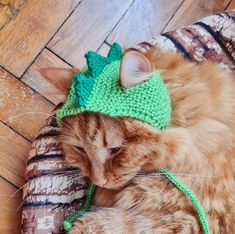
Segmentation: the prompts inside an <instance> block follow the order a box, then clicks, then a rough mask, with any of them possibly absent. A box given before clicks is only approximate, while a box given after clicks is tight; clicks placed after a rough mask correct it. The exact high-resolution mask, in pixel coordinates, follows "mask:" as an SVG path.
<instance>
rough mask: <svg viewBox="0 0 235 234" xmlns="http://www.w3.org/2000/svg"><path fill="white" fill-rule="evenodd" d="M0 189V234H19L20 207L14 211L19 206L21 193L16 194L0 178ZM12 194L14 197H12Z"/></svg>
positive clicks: (9, 185) (10, 186)
mask: <svg viewBox="0 0 235 234" xmlns="http://www.w3.org/2000/svg"><path fill="white" fill-rule="evenodd" d="M0 187H1V194H0V210H1V214H0V233H2V234H19V233H20V227H21V211H22V207H20V208H19V210H18V211H17V212H16V210H17V208H18V207H19V206H20V204H21V201H22V192H21V191H18V192H16V191H17V189H16V188H15V187H14V186H12V185H11V184H10V183H8V182H7V181H5V180H4V179H3V178H0ZM14 193H16V194H14ZM13 194H14V196H12V195H13ZM11 196H12V197H11Z"/></svg>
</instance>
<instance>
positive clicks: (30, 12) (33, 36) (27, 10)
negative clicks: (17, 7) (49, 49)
mask: <svg viewBox="0 0 235 234" xmlns="http://www.w3.org/2000/svg"><path fill="white" fill-rule="evenodd" d="M79 1H80V0H60V1H59V3H58V2H57V1H36V0H32V1H31V0H30V1H27V2H26V3H25V4H24V6H23V7H22V8H21V11H20V12H19V14H17V15H16V17H14V18H13V19H12V20H11V21H10V22H9V23H8V24H7V25H6V26H5V27H3V28H2V30H1V31H0V66H2V67H4V68H5V69H6V70H8V71H10V72H11V73H13V74H14V75H15V76H17V77H20V76H21V75H22V74H23V72H24V71H25V70H26V69H27V68H28V66H29V65H30V64H31V62H32V61H33V60H34V59H35V57H36V56H37V55H38V53H39V52H40V51H41V50H42V48H43V47H44V46H45V44H46V43H47V42H48V41H49V40H50V39H51V37H52V36H53V35H54V33H55V32H56V30H58V28H59V27H60V26H61V25H62V23H63V22H64V20H65V19H66V18H67V17H68V16H69V14H70V13H71V12H72V11H73V9H74V8H75V6H76V5H77V4H78V2H79Z"/></svg>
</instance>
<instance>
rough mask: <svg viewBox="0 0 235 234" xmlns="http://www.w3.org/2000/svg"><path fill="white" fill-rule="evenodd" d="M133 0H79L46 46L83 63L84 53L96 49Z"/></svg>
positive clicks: (74, 63) (78, 64) (77, 65)
mask: <svg viewBox="0 0 235 234" xmlns="http://www.w3.org/2000/svg"><path fill="white" fill-rule="evenodd" d="M132 2H133V0H119V1H116V0H109V1H106V0H100V1H99V3H97V4H95V3H94V1H93V0H86V1H82V2H81V4H80V5H79V6H78V7H77V9H76V10H75V12H74V13H73V14H72V15H71V17H70V18H69V19H68V20H67V21H66V23H65V24H64V25H63V27H62V28H61V29H60V30H59V31H58V33H57V34H56V35H55V36H54V38H53V39H52V40H51V42H50V43H49V45H48V46H49V48H50V49H51V50H52V51H53V52H55V53H56V54H58V55H59V56H60V57H61V58H63V59H65V60H66V61H68V62H69V63H70V64H72V65H73V66H75V67H78V68H82V67H83V66H84V65H85V59H84V53H86V52H87V51H88V50H97V49H98V48H99V47H100V45H101V44H102V42H103V41H104V40H105V38H106V37H107V36H108V35H109V34H110V32H111V31H112V29H113V28H114V26H115V25H116V24H117V22H118V20H119V19H120V18H121V17H122V15H123V14H124V13H125V12H126V10H127V9H128V8H129V6H130V5H131V3H132Z"/></svg>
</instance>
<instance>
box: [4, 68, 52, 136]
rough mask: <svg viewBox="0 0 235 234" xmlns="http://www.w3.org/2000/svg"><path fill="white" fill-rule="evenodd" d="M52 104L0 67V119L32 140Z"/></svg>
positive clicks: (50, 109)
mask: <svg viewBox="0 0 235 234" xmlns="http://www.w3.org/2000/svg"><path fill="white" fill-rule="evenodd" d="M53 108H54V106H53V105H52V104H51V103H49V102H48V101H46V100H45V99H44V98H42V97H41V96H39V95H38V94H37V93H35V92H34V91H33V90H32V89H30V88H29V87H28V86H26V85H25V84H23V83H22V82H20V81H18V80H17V79H16V78H14V77H13V76H11V75H10V74H9V73H7V72H6V71H4V70H3V69H2V68H0V120H1V121H3V122H5V123H6V124H8V125H9V126H11V127H12V128H14V129H15V130H16V131H17V132H19V133H20V134H21V135H23V136H24V137H26V138H27V139H30V140H33V139H34V137H35V136H36V135H37V133H38V131H39V129H40V127H41V125H42V124H43V121H44V120H45V119H46V118H48V115H49V114H50V112H51V111H52V109H53Z"/></svg>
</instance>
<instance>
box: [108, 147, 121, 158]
mask: <svg viewBox="0 0 235 234" xmlns="http://www.w3.org/2000/svg"><path fill="white" fill-rule="evenodd" d="M108 151H109V153H110V154H111V155H112V156H115V155H117V154H118V153H120V152H121V151H122V147H121V146H119V147H114V148H110V149H108Z"/></svg>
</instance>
